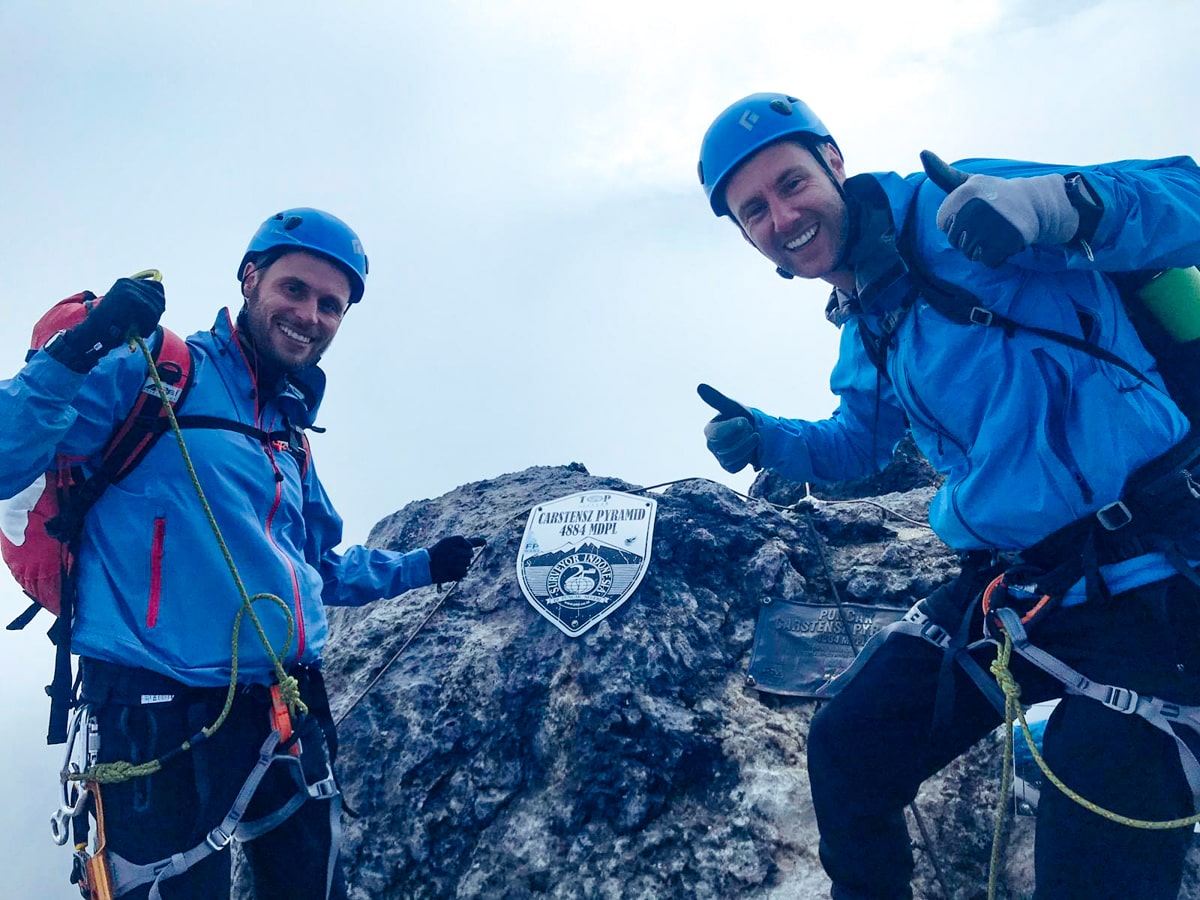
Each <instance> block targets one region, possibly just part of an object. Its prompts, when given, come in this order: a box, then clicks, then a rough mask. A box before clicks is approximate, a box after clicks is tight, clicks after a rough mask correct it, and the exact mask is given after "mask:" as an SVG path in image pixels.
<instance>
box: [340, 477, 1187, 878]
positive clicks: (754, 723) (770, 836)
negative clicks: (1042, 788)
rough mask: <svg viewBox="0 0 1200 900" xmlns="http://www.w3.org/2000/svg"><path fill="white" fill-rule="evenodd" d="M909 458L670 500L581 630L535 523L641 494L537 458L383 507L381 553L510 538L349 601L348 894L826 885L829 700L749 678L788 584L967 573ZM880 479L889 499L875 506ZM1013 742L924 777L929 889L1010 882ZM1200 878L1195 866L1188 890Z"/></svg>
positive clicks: (805, 590) (863, 585) (906, 587)
mask: <svg viewBox="0 0 1200 900" xmlns="http://www.w3.org/2000/svg"><path fill="white" fill-rule="evenodd" d="M911 462H912V460H911V459H910V460H908V461H907V462H904V461H902V462H901V463H900V464H898V465H901V466H902V467H905V466H907V468H905V469H904V471H900V470H897V469H892V470H890V471H891V474H890V476H888V477H890V478H891V479H892V480H891V481H890V482H882V483H881V482H875V483H868V484H866V485H865V486H859V488H858V489H853V486H851V487H852V489H850V490H848V491H847V490H840V489H839V486H831V489H830V490H828V491H821V490H818V491H816V493H818V494H819V495H821V496H825V497H847V496H848V495H854V494H858V495H859V502H839V503H834V502H816V503H815V504H814V503H807V504H802V505H801V506H799V507H792V508H781V507H780V506H775V505H772V503H769V502H767V500H765V499H744V498H742V497H740V496H739V495H737V494H735V493H734V492H733V491H731V490H729V489H727V488H725V487H723V486H720V485H717V484H715V483H713V482H709V481H704V480H690V481H684V482H681V483H677V484H673V485H671V486H669V487H667V488H665V489H659V490H656V491H655V492H654V494H653V496H655V497H656V498H657V500H658V517H657V523H656V526H655V533H654V552H653V560H652V562H651V565H650V568H649V570H648V572H647V574H646V576H645V579H644V581H643V582H642V584H641V586H640V587H639V588H638V590H637V592H636V593H635V594H634V595H633V596H632V598H631V599H629V600H628V601H627V602H626V604H625V605H624V606H622V607H621V608H620V609H618V610H617V611H616V612H614V613H613V614H612V615H610V616H609V617H608V618H607V619H605V620H604V621H602V622H601V623H599V625H597V626H596V627H595V628H593V629H592V630H590V631H588V632H587V633H586V634H584V635H583V636H581V637H579V638H570V637H568V636H566V635H565V634H563V633H562V632H560V631H559V630H558V629H557V628H555V627H554V626H553V625H552V624H551V623H550V622H548V621H547V620H545V619H544V618H543V617H542V616H540V615H539V614H538V613H537V612H536V611H535V610H534V609H533V608H532V607H531V606H530V604H529V603H528V602H527V601H526V599H525V598H524V596H523V595H522V593H521V590H520V587H519V585H518V582H517V578H516V553H517V548H518V546H519V543H520V540H521V536H522V533H523V530H524V525H525V521H526V517H527V514H528V512H529V510H530V509H531V508H532V507H533V506H535V505H536V504H538V503H542V502H546V501H548V500H553V499H555V498H557V497H561V496H564V495H566V494H570V493H574V492H577V491H584V490H593V489H615V490H624V491H634V490H638V486H635V485H629V484H626V483H624V482H622V481H619V480H617V479H614V478H601V477H594V476H591V475H589V474H588V472H587V471H586V470H585V468H584V467H583V466H581V465H578V464H574V463H572V464H571V465H568V466H563V467H539V468H531V469H527V470H525V471H523V472H518V473H514V474H510V475H505V476H502V477H499V478H495V479H492V480H489V481H483V482H478V483H473V484H468V485H464V486H462V487H460V488H458V489H457V490H455V491H452V492H451V493H449V494H447V495H445V496H444V497H441V498H439V499H437V500H425V501H420V502H416V503H411V504H409V505H408V506H406V507H405V508H404V509H402V510H401V511H399V512H398V513H396V514H394V515H392V516H390V517H388V518H387V519H385V520H384V521H382V522H380V523H379V524H378V526H376V528H375V529H374V531H373V532H372V534H371V538H370V541H369V542H370V543H371V544H373V545H375V546H382V547H389V548H394V549H411V548H414V547H420V546H427V545H428V544H430V543H431V542H432V541H433V540H435V539H437V538H438V537H440V536H444V535H446V534H451V533H461V534H467V535H479V536H481V537H484V538H485V539H486V540H487V546H486V548H485V549H484V550H482V551H481V553H480V555H479V557H478V558H477V560H476V562H475V564H474V565H473V567H472V568H471V570H470V571H469V572H468V573H467V576H466V577H465V578H464V579H463V580H462V582H460V583H459V585H458V586H457V587H456V588H454V589H453V590H450V589H449V588H448V587H447V588H445V589H444V590H443V592H442V593H439V592H438V591H437V590H436V589H434V588H432V587H431V588H427V589H424V590H421V591H414V592H410V593H409V594H406V595H403V596H401V597H399V598H397V599H395V600H388V601H382V602H379V603H376V604H373V605H370V606H367V607H364V608H362V609H352V610H337V611H334V614H333V616H332V633H331V640H330V644H329V647H328V651H327V658H326V668H327V676H328V683H329V690H330V695H331V697H332V699H333V711H334V715H335V717H338V716H343V715H344V716H345V718H344V720H343V721H342V722H341V725H340V728H339V732H340V739H341V753H340V758H339V764H338V769H339V776H340V779H341V782H342V786H343V788H344V790H345V794H346V799H347V801H348V803H349V805H350V806H351V807H352V808H353V809H354V811H355V812H357V813H358V815H359V818H357V819H352V818H348V819H347V820H346V834H345V840H344V848H345V860H346V867H347V872H348V875H349V880H350V885H351V888H350V896H351V897H352V898H354V900H366V898H371V900H381V898H392V897H396V898H401V897H403V898H468V897H478V898H496V900H500V898H504V900H519V898H534V897H547V898H606V900H643V898H644V900H667V898H680V900H682V898H688V900H709V898H712V900H724V898H754V900H807V898H820V897H827V896H828V882H827V880H826V879H825V877H824V875H823V873H822V871H821V868H820V864H819V861H818V858H817V831H816V826H815V823H814V820H813V813H812V807H811V803H810V799H809V787H808V776H807V772H806V768H805V741H806V735H807V731H808V726H809V722H810V720H811V718H812V715H813V713H814V711H815V709H816V707H817V703H816V702H815V701H812V700H806V699H798V698H789V697H780V696H775V695H770V694H764V693H760V692H758V691H756V690H755V689H753V688H752V687H750V686H748V685H747V683H746V668H747V665H748V663H749V657H750V651H751V646H752V642H753V636H754V627H755V620H756V616H757V613H758V609H759V607H760V603H761V602H762V601H763V600H764V599H771V600H786V599H805V600H808V601H813V602H826V603H833V602H835V591H836V596H837V597H840V599H841V600H842V601H843V602H867V603H880V604H887V605H893V606H902V607H907V606H909V605H911V604H912V603H913V602H915V601H916V600H917V599H919V598H920V597H922V596H924V595H926V594H927V593H929V591H931V590H932V589H933V588H935V587H936V586H938V585H939V584H942V583H944V582H945V581H946V580H948V579H950V578H951V577H953V575H954V574H955V572H956V571H957V561H956V558H955V556H954V554H953V553H951V552H950V550H949V549H948V548H947V547H945V546H944V545H943V544H941V542H940V541H938V540H937V538H936V537H935V536H934V535H933V534H932V532H930V531H929V530H928V529H927V528H925V527H922V526H921V525H920V524H918V523H922V522H924V520H925V512H926V510H927V507H928V503H929V500H930V498H931V497H932V495H933V491H934V488H933V487H932V486H931V484H930V481H929V477H928V475H929V473H928V472H927V471H924V470H922V469H921V467H920V465H915V466H914V465H909V464H910V463H911ZM885 474H886V473H885ZM880 484H883V486H884V487H885V488H887V489H888V490H890V492H884V493H880V494H879V495H878V496H874V497H869V498H868V499H867V500H866V501H865V502H863V501H862V499H861V495H862V490H863V489H865V490H867V491H870V490H878V489H879V485H880ZM752 492H753V493H755V494H759V495H762V496H766V497H769V498H771V499H772V500H773V501H775V502H777V503H779V504H781V506H787V505H788V504H791V503H794V502H795V500H796V499H797V498H798V497H802V496H803V495H804V489H803V487H802V486H795V485H786V484H783V483H779V482H770V480H769V479H765V478H760V480H759V482H757V483H756V485H755V488H754V489H753V490H752ZM910 520H911V521H910ZM818 541H819V542H820V543H819V544H818ZM427 617H428V620H427V621H425V620H426V618H427ZM422 623H424V624H422ZM414 634H415V636H413V635H414ZM410 636H413V637H412V641H411V643H410V644H409V645H408V646H407V648H406V649H404V650H403V652H401V653H400V655H399V656H398V657H396V654H397V652H398V651H400V649H401V647H402V645H403V644H404V642H405V640H406V639H408V638H409V637H410ZM393 659H394V661H393ZM389 661H391V663H390V665H388V664H389ZM385 667H386V668H385ZM381 671H382V672H383V674H382V676H381V677H379V680H378V682H377V683H376V684H375V685H374V687H372V688H371V689H370V691H369V692H367V693H366V694H365V695H362V692H363V691H364V689H365V688H366V687H367V685H368V683H369V682H370V681H371V679H373V678H375V677H376V676H377V675H378V674H379V673H380V672H381ZM360 695H362V696H361V699H359V700H358V702H357V705H354V706H353V708H351V704H352V703H353V702H354V701H355V699H356V698H358V697H360ZM905 752H908V748H904V747H897V748H896V753H897V754H901V753H905ZM1001 756H1002V745H1001V743H1000V740H999V738H998V737H996V738H995V739H994V740H989V741H985V742H984V744H983V745H981V746H980V747H978V748H976V750H975V751H973V752H972V753H971V754H970V755H968V756H967V757H965V758H964V759H963V760H960V761H959V762H958V763H956V764H954V765H953V766H952V767H951V768H950V769H949V770H947V771H946V772H944V773H943V774H942V775H941V776H939V777H938V778H936V779H934V780H932V781H931V782H929V783H928V784H927V785H926V786H925V787H924V789H923V790H922V792H921V794H920V796H919V797H918V801H917V804H916V806H917V809H918V810H919V814H920V818H921V823H920V824H921V825H923V826H924V836H923V835H922V832H921V830H920V829H919V828H917V827H916V823H915V822H914V820H913V818H912V813H911V812H910V814H909V815H910V831H911V832H912V836H913V840H914V845H915V849H914V856H915V859H916V863H917V880H916V883H915V885H916V893H917V896H918V897H925V898H939V897H953V898H982V897H985V896H986V888H987V878H988V859H989V856H990V853H991V841H992V831H993V821H994V815H995V808H996V800H997V793H998V789H999V775H1000V760H1001ZM1032 831H1033V829H1032V825H1031V820H1030V819H1028V818H1021V819H1017V820H1015V822H1011V824H1010V826H1009V828H1008V831H1007V834H1006V843H1007V847H1008V849H1007V853H1008V862H1007V866H1006V868H1005V871H1004V873H1003V876H1002V878H1001V889H1000V892H999V896H1001V897H1008V898H1027V897H1029V896H1031V891H1032V864H1031V851H1030V848H1031V846H1032ZM1197 884H1198V882H1197V876H1196V866H1195V865H1194V864H1193V865H1192V866H1191V868H1190V870H1189V875H1188V884H1187V887H1186V891H1185V894H1184V895H1183V896H1186V897H1200V888H1198V886H1197Z"/></svg>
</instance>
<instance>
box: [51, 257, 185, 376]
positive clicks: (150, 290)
mask: <svg viewBox="0 0 1200 900" xmlns="http://www.w3.org/2000/svg"><path fill="white" fill-rule="evenodd" d="M166 307H167V300H166V295H165V293H164V292H163V286H162V283H161V282H158V281H153V280H151V279H148V278H139V279H133V278H121V279H118V280H117V283H116V284H114V285H113V286H112V288H111V290H109V292H108V293H107V294H105V295H104V296H103V297H102V298H101V299H100V301H99V302H97V304H96V305H95V306H93V307H92V308H91V310H90V311H89V312H88V314H87V317H86V318H85V319H84V320H83V321H82V322H80V323H79V324H78V325H76V326H75V327H74V328H72V329H70V330H69V331H67V332H66V333H65V334H63V335H62V336H61V337H59V338H58V339H51V340H50V341H49V342H48V343H47V344H46V352H47V353H49V354H50V355H51V356H53V357H54V358H55V359H57V360H58V361H59V362H61V363H62V364H63V365H65V366H67V367H68V368H70V369H73V370H75V371H76V372H89V371H91V369H92V367H93V366H94V365H96V363H98V362H99V361H100V360H101V358H102V357H103V356H104V355H105V354H106V353H108V352H109V351H110V350H115V349H116V348H117V347H120V346H121V345H122V344H124V343H125V342H126V341H128V340H129V338H130V337H131V336H132V335H135V334H136V335H139V336H141V337H149V336H150V335H151V334H153V333H154V329H155V328H157V327H158V320H159V319H160V318H162V314H163V311H164V310H165V309H166Z"/></svg>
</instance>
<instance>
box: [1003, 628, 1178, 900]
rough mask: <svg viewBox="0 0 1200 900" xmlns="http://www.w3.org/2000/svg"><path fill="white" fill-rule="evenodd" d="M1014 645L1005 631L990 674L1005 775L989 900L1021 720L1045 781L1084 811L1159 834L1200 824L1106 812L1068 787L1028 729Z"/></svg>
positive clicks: (1023, 732)
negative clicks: (998, 695)
mask: <svg viewBox="0 0 1200 900" xmlns="http://www.w3.org/2000/svg"><path fill="white" fill-rule="evenodd" d="M1012 649H1013V642H1012V637H1011V636H1010V635H1009V634H1008V633H1007V632H1005V635H1004V643H1003V644H1002V645H1001V646H1000V649H999V651H998V652H997V653H996V658H995V659H994V660H993V661H992V664H991V667H990V669H991V672H992V676H993V677H994V678H995V679H996V684H997V685H999V686H1000V690H1001V691H1003V692H1004V731H1005V737H1004V774H1003V776H1002V777H1001V784H1000V799H999V801H998V805H997V809H996V830H995V832H994V833H993V835H992V857H991V862H990V869H989V873H988V900H995V896H996V887H997V882H998V880H999V869H1000V857H1001V838H1002V835H1003V832H1004V826H1005V823H1006V821H1007V814H1008V795H1009V792H1010V791H1011V790H1012V769H1013V756H1014V736H1013V728H1012V724H1013V722H1014V721H1017V720H1019V721H1020V723H1021V734H1022V735H1024V737H1025V743H1026V744H1028V746H1029V752H1030V753H1031V754H1033V760H1034V762H1036V763H1037V766H1038V768H1039V769H1041V770H1042V774H1043V775H1045V776H1046V780H1047V781H1049V782H1050V783H1051V784H1053V785H1054V786H1055V787H1056V788H1058V789H1059V790H1060V791H1062V792H1063V794H1065V795H1066V796H1067V797H1069V798H1071V799H1072V800H1074V801H1075V802H1076V803H1078V804H1079V805H1080V806H1082V807H1083V808H1084V809H1086V810H1088V811H1090V812H1093V813H1095V814H1096V815H1098V816H1102V817H1104V818H1105V819H1108V820H1109V821H1112V822H1116V823H1118V824H1120V825H1127V826H1129V827H1130V828H1141V829H1149V830H1157V831H1169V830H1170V829H1173V828H1185V827H1190V826H1193V825H1195V824H1196V823H1198V822H1200V813H1195V814H1193V815H1190V816H1185V817H1183V818H1179V819H1168V820H1166V821H1153V820H1148V819H1134V818H1131V817H1130V816H1123V815H1121V814H1120V813H1115V812H1113V811H1112V810H1108V809H1105V808H1104V807H1102V806H1099V805H1098V804H1096V803H1093V802H1092V801H1091V800H1088V799H1087V798H1086V797H1084V796H1082V795H1080V794H1079V793H1077V792H1076V791H1074V790H1072V789H1071V788H1069V787H1067V785H1066V784H1064V783H1063V781H1062V779H1061V778H1059V777H1058V776H1057V775H1055V774H1054V772H1052V771H1051V770H1050V766H1049V765H1047V763H1046V760H1045V759H1043V758H1042V754H1041V752H1040V751H1039V750H1038V746H1037V739H1036V738H1035V737H1034V736H1033V732H1032V731H1031V730H1030V728H1029V723H1028V721H1026V719H1025V710H1024V708H1023V707H1022V706H1021V686H1020V685H1019V684H1018V683H1017V680H1016V679H1015V678H1014V677H1013V674H1012V672H1011V671H1009V668H1008V664H1009V661H1010V660H1011V659H1012Z"/></svg>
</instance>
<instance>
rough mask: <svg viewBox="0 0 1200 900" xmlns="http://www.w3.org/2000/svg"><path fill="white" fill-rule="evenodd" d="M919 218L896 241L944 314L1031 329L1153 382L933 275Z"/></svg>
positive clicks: (1007, 328) (912, 217) (1008, 330)
mask: <svg viewBox="0 0 1200 900" xmlns="http://www.w3.org/2000/svg"><path fill="white" fill-rule="evenodd" d="M914 205H915V201H914ZM916 218H917V216H916V211H915V209H910V211H909V214H908V217H907V218H906V219H905V221H904V227H903V228H902V229H901V231H900V237H899V239H898V240H897V241H896V249H897V250H898V251H899V253H900V257H901V258H902V259H903V260H904V262H905V264H906V265H907V266H908V273H909V277H910V278H912V280H913V283H914V284H915V285H916V286H917V289H918V291H919V292H920V294H921V297H922V298H924V300H925V302H927V303H928V304H929V305H930V306H931V307H933V308H934V309H935V310H936V311H937V312H939V313H940V314H941V315H943V316H945V317H946V318H947V319H949V320H950V321H951V322H955V323H957V324H959V325H983V326H985V327H999V328H1003V329H1004V333H1005V334H1007V335H1009V336H1010V337H1011V336H1012V334H1013V333H1014V332H1016V331H1018V330H1020V331H1025V332H1028V333H1029V334H1036V335H1038V336H1039V337H1043V338H1046V339H1047V340H1050V341H1054V342H1055V343H1058V344H1062V345H1064V346H1066V347H1070V348H1072V349H1074V350H1079V351H1080V352H1082V353H1086V354H1088V355H1089V356H1092V357H1095V358H1096V359H1099V360H1102V361H1103V362H1106V363H1110V364H1111V365H1114V366H1117V367H1119V368H1121V369H1124V370H1125V371H1126V372H1128V373H1129V374H1130V375H1132V376H1133V377H1134V378H1137V379H1138V380H1139V381H1143V382H1145V383H1146V384H1150V385H1153V382H1152V381H1150V379H1149V378H1147V377H1146V375H1145V373H1143V372H1142V371H1141V370H1140V369H1138V368H1137V367H1136V366H1134V365H1133V364H1132V363H1130V362H1128V361H1126V360H1125V359H1122V358H1121V357H1120V356H1117V355H1116V354H1115V353H1112V352H1110V351H1108V350H1105V349H1104V348H1103V347H1097V346H1096V345H1095V344H1092V343H1089V342H1088V341H1085V340H1084V339H1083V338H1081V337H1076V336H1075V335H1073V334H1067V333H1065V332H1062V331H1055V330H1054V329H1052V328H1041V327H1039V326H1037V325H1026V324H1025V323H1023V322H1019V321H1017V320H1016V319H1010V318H1009V317H1008V316H1004V315H1001V314H1000V313H998V312H994V311H992V310H990V309H988V308H987V306H985V305H984V303H983V301H982V300H980V299H979V297H978V296H976V295H975V294H973V293H972V292H971V291H969V290H967V289H966V288H964V287H961V286H959V285H957V284H953V283H951V282H949V281H946V280H945V279H943V278H939V277H938V276H937V275H935V274H933V272H932V270H930V268H929V266H928V265H926V263H925V261H924V260H923V259H921V255H920V254H919V253H917V252H916V249H915V241H914V237H913V235H914V232H915V231H916V224H915V223H916Z"/></svg>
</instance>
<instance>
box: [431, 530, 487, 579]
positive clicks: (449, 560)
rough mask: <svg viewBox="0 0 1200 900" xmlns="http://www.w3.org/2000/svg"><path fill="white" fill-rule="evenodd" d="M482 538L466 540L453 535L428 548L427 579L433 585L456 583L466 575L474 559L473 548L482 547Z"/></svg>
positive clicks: (483, 542)
mask: <svg viewBox="0 0 1200 900" xmlns="http://www.w3.org/2000/svg"><path fill="white" fill-rule="evenodd" d="M485 543H486V541H484V539H483V538H477V537H476V538H466V537H463V536H462V535H459V534H455V535H451V536H450V537H448V538H442V539H441V540H440V541H438V542H437V543H436V544H434V545H433V546H432V547H430V548H429V550H428V553H429V577H430V578H431V579H432V580H433V583H434V584H438V585H440V584H442V583H444V582H448V581H458V580H459V579H460V578H462V577H463V576H464V575H466V574H467V569H469V568H470V567H471V562H472V561H473V560H474V559H475V548H476V547H482V546H483V545H484V544H485Z"/></svg>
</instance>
